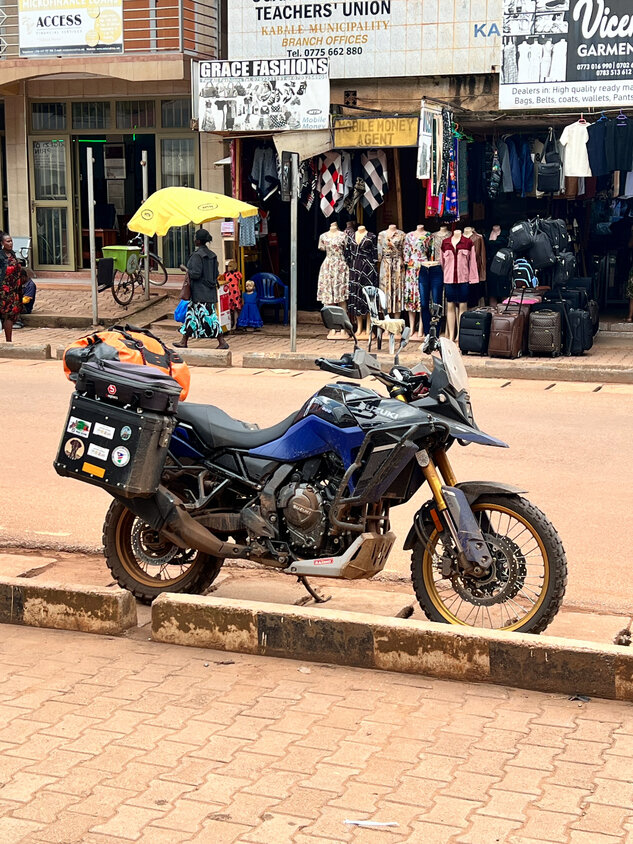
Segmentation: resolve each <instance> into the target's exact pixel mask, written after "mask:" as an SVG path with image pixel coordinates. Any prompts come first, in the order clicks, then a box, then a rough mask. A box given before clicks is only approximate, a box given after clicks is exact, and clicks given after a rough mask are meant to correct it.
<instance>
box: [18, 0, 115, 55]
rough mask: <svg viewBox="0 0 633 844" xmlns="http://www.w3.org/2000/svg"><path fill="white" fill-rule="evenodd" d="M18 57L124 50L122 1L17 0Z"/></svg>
mask: <svg viewBox="0 0 633 844" xmlns="http://www.w3.org/2000/svg"><path fill="white" fill-rule="evenodd" d="M18 8H19V31H20V56H37V57H40V56H71V55H86V54H91V55H92V54H94V53H122V52H123V2H122V0H19V6H18Z"/></svg>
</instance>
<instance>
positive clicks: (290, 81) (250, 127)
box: [198, 59, 330, 132]
mask: <svg viewBox="0 0 633 844" xmlns="http://www.w3.org/2000/svg"><path fill="white" fill-rule="evenodd" d="M198 73H199V79H198V92H199V105H198V124H199V128H200V131H201V132H249V131H251V132H262V131H275V132H279V131H284V130H289V129H295V130H297V129H300V130H304V129H327V128H328V127H329V120H330V117H329V114H330V79H329V75H328V60H327V59H253V60H251V61H208V62H200V63H199V65H198Z"/></svg>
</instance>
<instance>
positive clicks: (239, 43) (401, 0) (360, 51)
mask: <svg viewBox="0 0 633 844" xmlns="http://www.w3.org/2000/svg"><path fill="white" fill-rule="evenodd" d="M531 1H532V2H534V0H531ZM501 2H502V0H489V2H488V3H487V4H486V2H483V0H482V2H471V3H469V2H467V0H440V3H439V9H440V13H439V15H438V0H361V2H346V0H321V2H313V0H231V2H230V3H228V4H227V7H228V12H227V14H228V21H227V24H228V25H227V32H228V54H229V57H230V58H231V59H250V58H254V57H255V56H288V57H289V58H321V57H325V58H329V60H330V78H331V79H355V78H356V79H366V78H375V77H393V76H433V75H436V74H466V73H490V72H491V70H492V67H493V65H498V64H499V49H500V44H501V38H500V34H501V33H500V29H499V23H500V20H501Z"/></svg>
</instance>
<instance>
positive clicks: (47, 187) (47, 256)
mask: <svg viewBox="0 0 633 844" xmlns="http://www.w3.org/2000/svg"><path fill="white" fill-rule="evenodd" d="M29 147H30V172H31V185H32V191H33V193H32V200H31V231H32V232H33V259H34V264H35V267H36V268H38V269H50V270H74V269H75V243H74V240H75V238H74V236H73V230H74V226H73V210H72V209H73V199H72V184H71V175H70V174H71V152H70V139H69V138H67V137H65V138H56V139H53V138H33V137H32V138H31V139H30V143H29Z"/></svg>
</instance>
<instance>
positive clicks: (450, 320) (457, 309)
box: [446, 227, 472, 343]
mask: <svg viewBox="0 0 633 844" xmlns="http://www.w3.org/2000/svg"><path fill="white" fill-rule="evenodd" d="M469 228H470V227H469ZM465 231H466V230H465ZM470 231H472V228H470ZM461 239H462V231H461V230H460V229H455V231H454V232H453V235H452V237H451V243H452V244H453V248H454V249H457V244H458V243H459V241H460V240H461ZM455 260H457V257H455ZM467 310H468V302H459V303H458V305H456V304H455V302H447V303H446V336H447V337H448V338H449V340H454V341H455V342H456V343H457V341H458V339H459V321H460V319H461V316H462V314H463V313H465V312H466V311H467Z"/></svg>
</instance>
